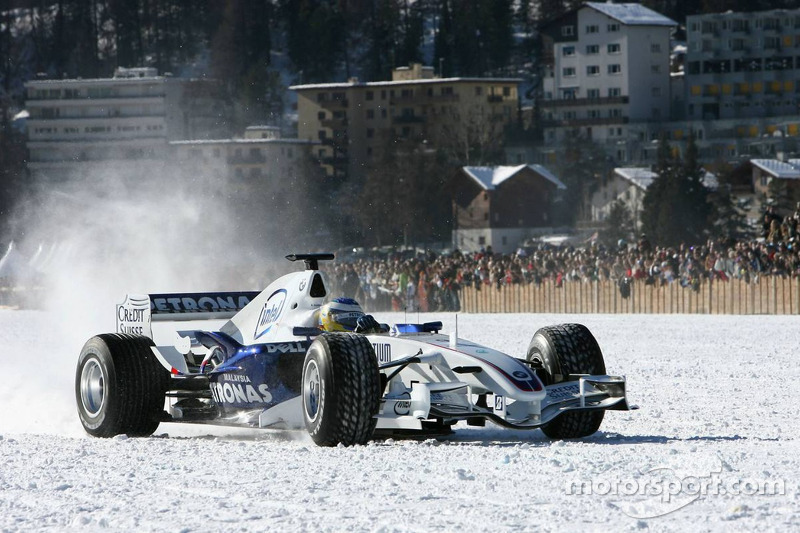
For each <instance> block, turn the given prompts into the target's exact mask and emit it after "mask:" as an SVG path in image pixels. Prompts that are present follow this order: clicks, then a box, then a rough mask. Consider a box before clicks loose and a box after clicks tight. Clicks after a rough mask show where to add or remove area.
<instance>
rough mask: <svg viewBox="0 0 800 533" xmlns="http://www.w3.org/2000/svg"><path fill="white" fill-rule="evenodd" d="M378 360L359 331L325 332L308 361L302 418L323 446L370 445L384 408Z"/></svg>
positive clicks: (304, 372) (307, 355) (304, 374)
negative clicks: (381, 400)
mask: <svg viewBox="0 0 800 533" xmlns="http://www.w3.org/2000/svg"><path fill="white" fill-rule="evenodd" d="M380 384H381V380H380V374H379V371H378V360H377V358H376V357H375V351H374V350H373V348H372V344H370V342H369V340H368V339H367V338H366V337H364V336H363V335H357V334H354V333H323V334H322V335H320V336H319V337H317V338H316V339H315V340H314V342H313V343H311V346H310V347H309V349H308V352H307V353H306V357H305V361H304V362H303V384H302V398H303V419H304V420H305V425H306V429H307V430H308V433H309V434H310V435H311V438H312V439H313V440H314V442H315V443H317V444H318V445H319V446H336V445H338V444H343V445H345V446H352V445H355V444H365V443H367V442H368V441H369V440H370V438H372V434H373V432H374V431H375V425H376V423H377V419H376V418H375V415H377V414H378V409H379V407H380V396H381V385H380Z"/></svg>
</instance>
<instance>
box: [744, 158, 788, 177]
mask: <svg viewBox="0 0 800 533" xmlns="http://www.w3.org/2000/svg"><path fill="white" fill-rule="evenodd" d="M750 163H752V164H753V165H754V166H756V167H758V168H760V169H761V170H763V171H764V172H767V173H768V174H771V175H773V176H774V177H776V178H785V179H800V159H790V160H789V161H788V162H787V161H780V160H778V159H751V160H750Z"/></svg>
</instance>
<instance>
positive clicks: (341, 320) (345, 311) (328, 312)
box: [319, 298, 364, 331]
mask: <svg viewBox="0 0 800 533" xmlns="http://www.w3.org/2000/svg"><path fill="white" fill-rule="evenodd" d="M362 316H364V310H363V309H361V306H360V305H358V302H357V301H355V300H353V299H352V298H334V299H333V300H331V301H330V302H328V303H326V304H325V305H323V306H322V307H321V308H320V310H319V328H320V329H321V330H322V331H353V330H355V329H356V322H357V321H358V319H359V318H360V317H362Z"/></svg>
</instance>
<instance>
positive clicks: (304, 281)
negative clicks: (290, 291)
mask: <svg viewBox="0 0 800 533" xmlns="http://www.w3.org/2000/svg"><path fill="white" fill-rule="evenodd" d="M305 288H306V280H304V279H303V280H300V287H298V289H299V290H300V292H303V289H305Z"/></svg>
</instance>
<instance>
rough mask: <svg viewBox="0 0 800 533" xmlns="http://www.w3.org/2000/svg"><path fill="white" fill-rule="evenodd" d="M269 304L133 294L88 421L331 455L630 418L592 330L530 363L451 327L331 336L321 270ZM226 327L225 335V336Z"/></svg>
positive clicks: (315, 266)
mask: <svg viewBox="0 0 800 533" xmlns="http://www.w3.org/2000/svg"><path fill="white" fill-rule="evenodd" d="M287 259H289V260H291V261H296V260H302V261H304V262H305V265H306V268H305V270H303V271H298V272H294V273H291V274H287V275H285V276H283V277H281V278H279V279H278V280H276V281H275V282H273V283H272V284H270V285H269V287H267V288H266V289H265V290H263V291H262V292H260V293H258V292H234V293H230V292H227V293H191V294H150V295H128V296H127V298H126V299H125V301H124V302H123V303H122V304H120V305H119V306H117V332H116V333H109V334H101V335H97V336H95V337H92V338H91V339H89V340H88V341H87V342H86V344H85V345H84V347H83V350H82V352H81V355H80V358H79V361H78V367H77V372H76V377H75V394H76V399H77V405H78V414H79V416H80V420H81V423H82V424H83V427H84V428H85V429H86V431H87V432H88V433H89V434H91V435H94V436H97V437H111V436H114V435H118V434H123V433H124V434H128V435H130V436H145V435H150V434H152V433H153V432H154V431H155V430H156V428H157V427H158V425H159V424H160V423H161V422H188V423H206V424H218V425H233V426H242V427H253V428H301V427H303V426H305V428H306V429H307V430H308V432H309V434H310V435H311V437H312V438H313V440H314V441H315V442H316V443H317V444H319V445H322V446H334V445H338V444H340V443H341V444H344V445H354V444H364V443H366V442H367V441H369V440H370V439H371V438H373V437H374V436H375V435H383V434H406V435H415V434H446V433H449V432H450V431H451V429H452V426H454V425H455V424H456V423H457V422H461V421H465V422H466V423H467V424H469V425H478V426H482V425H484V424H485V421H486V420H490V421H492V422H494V423H496V424H499V425H501V426H505V427H509V428H517V429H534V428H540V429H541V430H542V431H544V433H545V434H546V435H548V436H549V437H552V438H557V439H561V438H580V437H585V436H588V435H591V434H593V433H594V432H595V431H597V429H598V428H599V427H600V424H601V422H602V420H603V416H604V414H605V411H606V410H627V409H630V408H631V407H629V405H628V403H627V400H626V396H625V379H624V377H620V376H609V375H606V369H605V364H604V361H603V355H602V352H601V350H600V347H599V346H598V344H597V341H596V340H595V338H594V337H593V336H592V334H591V333H590V332H589V330H588V329H587V328H586V327H584V326H582V325H580V324H563V325H557V326H549V327H544V328H541V329H539V330H538V331H537V332H536V334H535V335H534V336H533V339H532V340H531V342H530V345H529V347H528V351H527V354H526V355H525V357H524V358H515V357H512V356H509V355H506V354H504V353H501V352H499V351H497V350H493V349H491V348H488V347H485V346H481V345H478V344H475V343H472V342H469V341H466V340H464V339H460V338H458V336H457V334H455V332H454V333H452V334H450V335H445V334H442V333H441V332H440V331H441V329H442V325H441V323H440V322H429V323H424V324H395V325H393V326H391V327H388V326H386V327H383V328H382V329H381V330H380V331H381V332H379V333H369V334H358V333H349V332H347V333H329V332H323V331H321V330H320V329H318V323H319V322H318V316H317V315H318V312H319V309H320V307H321V306H322V305H323V303H324V302H325V301H326V299H329V298H330V295H329V294H328V289H327V286H326V283H325V276H324V273H322V272H320V270H319V261H322V260H332V259H333V254H303V255H290V256H287ZM220 324H221V327H214V326H219V325H220Z"/></svg>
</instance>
